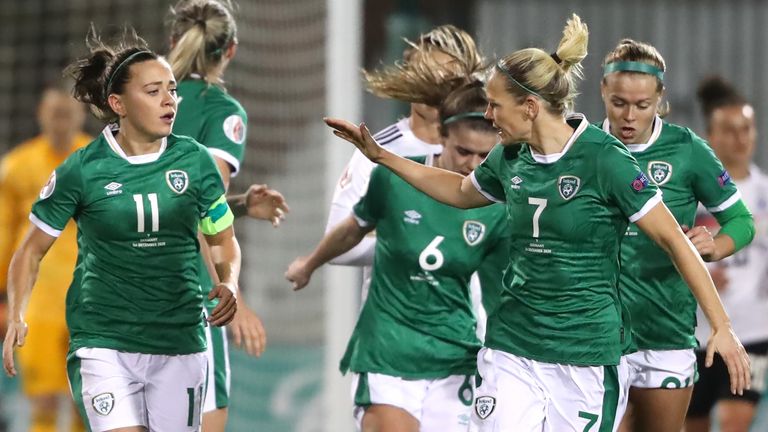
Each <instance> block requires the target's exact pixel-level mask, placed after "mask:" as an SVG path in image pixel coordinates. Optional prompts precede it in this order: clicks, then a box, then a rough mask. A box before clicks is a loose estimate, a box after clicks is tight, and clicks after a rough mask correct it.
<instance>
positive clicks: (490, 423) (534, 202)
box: [326, 15, 749, 431]
mask: <svg viewBox="0 0 768 432" xmlns="http://www.w3.org/2000/svg"><path fill="white" fill-rule="evenodd" d="M587 34H588V33H587V27H586V25H585V24H583V23H582V22H581V20H580V19H579V18H578V16H575V15H574V16H573V18H571V19H570V20H569V21H568V24H567V25H566V27H565V31H564V36H563V38H562V40H561V41H560V44H559V46H558V48H557V50H556V51H555V52H554V53H552V54H548V53H546V52H544V51H542V50H540V49H535V48H528V49H523V50H520V51H517V52H515V53H513V54H511V55H509V56H507V57H504V58H503V59H502V60H501V61H499V62H498V63H497V65H496V67H495V69H494V72H493V75H492V76H491V78H490V80H489V82H488V84H487V86H486V91H487V95H488V101H489V104H488V109H487V111H486V116H487V117H488V118H489V119H492V120H493V122H494V123H495V125H496V126H497V127H498V128H499V134H500V137H501V140H502V144H501V145H498V146H496V147H495V148H494V149H493V151H492V152H491V153H490V154H489V156H488V158H487V159H486V160H485V161H484V162H483V163H482V164H481V165H480V166H478V167H477V169H475V171H474V172H473V173H472V174H470V175H469V176H466V177H465V176H462V175H460V174H455V173H450V172H446V171H443V170H438V169H434V168H431V167H425V166H422V165H420V164H417V163H414V162H413V161H409V160H407V159H403V158H400V157H397V156H396V155H394V154H392V153H391V152H388V151H387V150H386V149H385V148H382V147H380V146H379V145H378V144H377V143H376V140H374V139H373V138H372V137H371V135H370V133H369V132H368V130H367V128H366V127H365V125H364V124H363V125H360V126H355V125H353V124H351V123H349V122H346V121H344V120H339V119H326V123H327V124H328V125H329V126H330V127H332V128H333V129H335V131H334V133H335V134H336V135H337V136H339V137H341V138H343V139H345V140H347V141H350V142H352V143H353V144H355V145H356V146H357V148H359V149H360V150H361V152H362V153H363V154H364V155H366V157H368V158H369V159H371V160H372V161H375V162H377V163H379V164H381V165H384V166H387V167H388V168H390V169H392V171H393V172H395V173H396V174H397V175H399V176H401V177H403V178H404V179H405V180H406V181H408V182H409V183H411V184H412V185H414V186H415V187H416V188H418V189H419V190H421V191H423V192H425V193H426V194H428V195H430V196H431V197H433V198H435V199H437V200H438V201H441V202H444V203H446V204H449V205H452V206H455V207H460V208H474V207H481V206H485V205H489V204H490V203H492V202H506V206H507V213H508V214H509V218H508V225H507V229H508V230H509V231H510V232H511V236H512V245H513V246H512V249H513V250H514V251H515V253H513V254H511V257H510V259H511V263H510V266H509V268H508V269H507V271H506V272H505V274H504V291H503V292H502V298H501V304H500V306H499V307H498V308H497V309H496V311H494V312H493V313H492V314H491V316H489V318H488V333H487V335H486V342H485V345H486V348H484V349H482V350H481V351H480V353H479V354H478V372H479V375H480V377H481V378H482V380H481V383H480V384H479V386H478V389H477V395H476V397H475V410H474V413H473V424H475V425H476V426H477V427H479V429H480V430H483V431H508V430H515V431H540V430H542V428H543V427H544V425H545V424H546V427H547V428H549V429H551V430H591V429H592V428H593V427H594V428H595V429H594V430H599V429H600V428H603V429H606V430H612V429H613V428H614V425H615V424H616V423H617V422H616V418H615V417H616V414H617V412H619V413H620V412H621V410H622V407H621V406H620V404H619V391H620V390H619V370H618V368H617V365H618V364H619V362H620V358H621V354H622V351H623V348H624V345H625V343H626V341H625V338H626V337H627V336H628V334H627V332H628V331H629V328H627V327H626V326H625V325H624V323H623V322H622V314H621V310H622V305H621V301H620V299H619V294H618V277H619V262H618V261H619V247H620V243H621V239H622V237H623V236H624V232H625V231H626V228H627V225H628V222H633V223H636V224H637V225H638V226H639V227H640V229H641V230H642V231H643V232H645V233H646V234H647V235H648V236H649V237H651V238H652V239H653V240H654V241H655V242H656V243H657V244H659V245H660V246H661V247H662V248H663V249H664V250H665V251H666V252H667V253H668V254H669V255H670V256H671V257H672V259H673V261H674V262H675V264H676V265H677V267H678V268H679V269H680V272H681V273H682V274H683V275H684V278H685V280H686V282H688V284H689V285H690V286H691V289H692V290H693V292H694V293H695V295H696V297H697V299H698V300H699V303H700V304H702V307H703V309H704V310H705V312H706V314H707V318H708V319H709V320H710V322H711V323H712V324H713V328H714V329H715V332H714V334H713V337H712V338H711V339H710V341H709V351H708V352H709V353H710V354H712V353H714V351H718V352H720V353H721V355H723V357H724V359H725V361H726V363H727V364H728V366H729V370H731V371H732V373H733V378H734V379H733V383H734V387H735V389H736V390H738V391H741V390H743V389H744V388H745V387H746V386H747V381H748V376H749V364H748V359H747V357H746V354H745V353H744V349H743V347H742V346H741V344H740V343H739V341H738V339H736V337H735V336H734V335H733V332H732V331H731V328H730V325H729V324H728V317H727V315H726V313H725V311H724V310H723V308H722V305H721V304H720V301H719V299H718V297H717V293H716V291H715V288H714V286H713V285H712V281H711V279H710V278H709V274H708V273H707V270H706V268H705V267H704V264H703V262H702V260H701V257H700V256H699V255H698V254H697V253H696V251H695V249H694V248H693V247H692V246H691V243H690V242H689V241H688V239H687V238H686V237H685V235H684V234H683V232H682V231H681V230H680V227H679V225H678V224H677V222H676V221H675V219H674V217H673V216H672V215H671V213H670V212H669V210H668V209H667V208H666V206H664V204H663V203H662V201H661V193H660V192H659V191H658V189H657V187H656V186H655V185H653V184H651V183H650V182H649V180H648V179H647V177H646V175H645V174H644V173H643V171H642V170H640V169H639V167H638V166H637V163H636V162H635V160H634V159H633V158H632V156H631V155H630V154H629V153H628V152H627V151H626V148H625V147H624V146H623V145H622V144H621V143H619V142H618V141H617V140H616V139H615V138H613V137H611V136H610V135H609V134H607V133H605V132H603V131H601V130H600V129H598V128H596V127H594V126H591V125H589V123H588V122H587V120H586V119H585V118H584V116H583V115H581V114H571V115H568V116H566V115H565V113H566V111H567V108H568V107H569V106H570V105H571V102H572V100H573V98H574V97H575V94H576V80H577V78H579V77H580V71H581V67H580V63H581V60H582V59H583V58H584V57H585V56H586V53H587V52H586V48H587V37H588V36H587ZM514 143H524V144H523V150H522V151H521V152H520V156H519V157H518V158H512V153H513V151H512V150H511V149H510V147H509V146H510V144H514Z"/></svg>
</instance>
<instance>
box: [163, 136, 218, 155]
mask: <svg viewBox="0 0 768 432" xmlns="http://www.w3.org/2000/svg"><path fill="white" fill-rule="evenodd" d="M166 140H167V142H168V144H167V148H168V149H173V150H174V151H177V152H181V153H207V152H208V149H207V148H206V147H205V146H204V145H202V144H200V143H199V142H198V141H197V140H196V139H194V138H192V137H190V136H187V135H176V134H173V133H172V134H170V135H168V137H167V138H166Z"/></svg>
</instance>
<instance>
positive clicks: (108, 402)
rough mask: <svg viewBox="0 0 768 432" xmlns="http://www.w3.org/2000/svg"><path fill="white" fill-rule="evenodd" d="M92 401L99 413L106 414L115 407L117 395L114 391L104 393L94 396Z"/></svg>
mask: <svg viewBox="0 0 768 432" xmlns="http://www.w3.org/2000/svg"><path fill="white" fill-rule="evenodd" d="M91 403H92V404H93V409H94V410H95V411H96V412H97V413H98V414H101V415H103V416H105V415H108V414H109V413H111V412H112V408H114V407H115V396H114V395H113V394H112V393H102V394H99V395H96V396H94V397H93V399H92V400H91Z"/></svg>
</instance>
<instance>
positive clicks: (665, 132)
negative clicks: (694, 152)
mask: <svg viewBox="0 0 768 432" xmlns="http://www.w3.org/2000/svg"><path fill="white" fill-rule="evenodd" d="M658 141H659V142H661V143H665V144H674V145H677V146H682V147H687V148H691V149H693V148H697V147H699V148H704V147H706V148H709V145H708V144H707V142H706V141H705V140H704V139H703V138H701V137H700V136H698V135H697V134H696V132H694V131H693V130H691V129H690V128H687V127H685V126H681V125H678V124H675V123H670V122H668V121H666V120H665V121H663V122H662V129H661V134H660V135H659V139H658Z"/></svg>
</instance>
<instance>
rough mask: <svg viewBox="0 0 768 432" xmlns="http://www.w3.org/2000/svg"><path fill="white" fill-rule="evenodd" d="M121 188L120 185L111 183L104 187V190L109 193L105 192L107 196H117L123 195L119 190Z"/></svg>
mask: <svg viewBox="0 0 768 432" xmlns="http://www.w3.org/2000/svg"><path fill="white" fill-rule="evenodd" d="M121 187H123V185H122V184H121V183H117V182H112V183H110V184H108V185H106V186H104V189H106V190H108V191H109V192H107V196H110V195H118V194H121V193H123V191H122V190H121V189H120V188H121Z"/></svg>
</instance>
